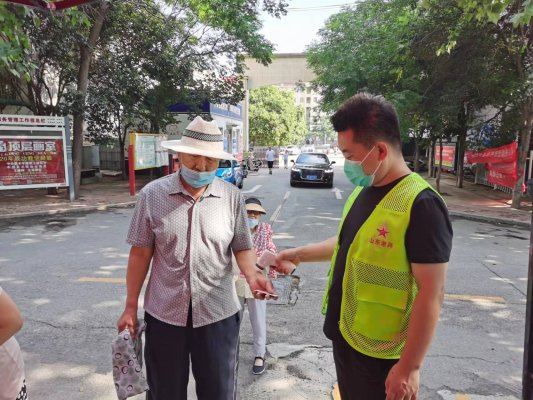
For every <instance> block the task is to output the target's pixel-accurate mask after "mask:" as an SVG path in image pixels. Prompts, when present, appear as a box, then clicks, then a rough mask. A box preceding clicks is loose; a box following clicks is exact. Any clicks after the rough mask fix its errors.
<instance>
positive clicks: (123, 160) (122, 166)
mask: <svg viewBox="0 0 533 400" xmlns="http://www.w3.org/2000/svg"><path fill="white" fill-rule="evenodd" d="M124 145H125V140H123V139H122V138H121V137H120V136H119V138H118V147H119V149H120V170H121V171H122V175H121V176H122V180H123V181H125V180H126V179H127V177H126V165H125V164H126V157H125V156H124ZM130 161H131V160H130Z"/></svg>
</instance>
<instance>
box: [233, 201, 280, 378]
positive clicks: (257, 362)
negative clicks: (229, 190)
mask: <svg viewBox="0 0 533 400" xmlns="http://www.w3.org/2000/svg"><path fill="white" fill-rule="evenodd" d="M245 205H246V212H247V214H248V227H249V228H250V233H251V234H252V243H253V247H254V250H255V252H256V254H257V257H258V258H259V257H260V256H261V254H262V253H263V252H264V251H265V250H269V251H271V252H272V253H276V246H275V245H274V242H273V241H272V234H273V232H272V227H271V226H270V224H267V223H266V222H260V220H261V216H262V215H265V214H266V211H265V209H264V208H263V206H262V205H261V202H260V201H259V199H257V198H255V197H250V198H248V199H246V201H245ZM267 270H268V269H265V272H266V271H267ZM269 274H270V276H271V277H275V274H276V272H275V271H274V270H270V272H269ZM235 288H236V290H237V296H239V300H240V302H241V305H242V307H243V308H242V309H243V310H244V304H247V305H248V313H249V314H250V322H251V324H252V332H253V335H254V353H255V358H254V363H253V366H252V373H253V374H255V375H260V374H262V373H263V372H265V368H266V366H265V352H266V300H261V299H257V298H254V296H253V294H252V292H251V290H250V288H249V286H248V285H247V284H246V279H245V278H244V276H243V275H242V273H241V274H240V275H239V277H238V279H237V281H236V282H235Z"/></svg>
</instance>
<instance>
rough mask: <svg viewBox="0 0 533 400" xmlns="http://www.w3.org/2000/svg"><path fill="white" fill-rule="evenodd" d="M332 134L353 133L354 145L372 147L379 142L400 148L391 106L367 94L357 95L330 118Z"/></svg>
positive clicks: (380, 98) (377, 97) (382, 98)
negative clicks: (359, 144) (350, 131)
mask: <svg viewBox="0 0 533 400" xmlns="http://www.w3.org/2000/svg"><path fill="white" fill-rule="evenodd" d="M331 124H332V125H333V129H335V131H336V132H342V131H346V130H348V129H351V130H353V131H354V132H355V133H356V134H355V135H354V136H353V140H354V142H358V143H361V144H364V145H366V146H367V147H372V146H373V145H374V144H375V143H376V142H377V141H379V140H383V141H385V142H387V143H390V144H392V145H393V146H395V147H396V148H397V149H401V148H402V139H401V136H400V123H399V122H398V115H397V114H396V110H395V109H394V106H393V105H392V104H391V103H390V102H388V101H387V100H385V98H384V97H383V96H380V95H372V94H370V93H365V92H361V93H357V94H356V95H354V96H352V97H350V98H349V99H348V100H346V101H345V102H344V104H343V105H342V106H341V107H340V108H339V109H338V110H337V112H336V113H335V114H333V116H332V117H331Z"/></svg>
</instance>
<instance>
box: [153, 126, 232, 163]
mask: <svg viewBox="0 0 533 400" xmlns="http://www.w3.org/2000/svg"><path fill="white" fill-rule="evenodd" d="M161 146H162V147H164V148H165V149H169V150H173V151H175V152H178V153H187V154H196V155H199V156H205V157H212V158H218V159H221V160H236V158H235V157H233V156H232V155H231V154H230V153H227V152H225V151H224V137H223V135H222V132H220V129H218V126H217V123H216V122H215V121H205V120H204V119H203V118H202V117H200V116H198V117H196V118H195V119H194V120H193V121H192V122H191V123H190V124H189V125H188V126H187V128H185V130H184V131H183V135H182V137H181V140H165V141H163V142H161Z"/></svg>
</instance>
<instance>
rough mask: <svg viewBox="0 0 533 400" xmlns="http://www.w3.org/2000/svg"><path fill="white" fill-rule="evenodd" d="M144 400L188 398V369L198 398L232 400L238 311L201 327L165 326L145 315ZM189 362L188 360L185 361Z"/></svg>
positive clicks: (236, 365) (236, 362) (237, 340)
mask: <svg viewBox="0 0 533 400" xmlns="http://www.w3.org/2000/svg"><path fill="white" fill-rule="evenodd" d="M145 320H146V333H145V335H146V344H145V348H144V357H145V360H146V374H147V380H148V386H149V387H150V389H149V390H148V392H147V393H146V399H147V400H182V399H186V398H187V385H188V383H189V366H190V364H192V373H193V375H194V379H195V381H196V395H197V397H198V400H235V399H236V388H237V367H238V359H239V327H240V317H239V313H236V314H235V315H232V316H231V317H228V318H226V319H224V320H222V321H219V322H215V323H213V324H209V325H206V326H202V327H199V328H193V327H192V316H191V309H189V317H188V320H187V326H186V327H179V326H174V325H169V324H166V323H164V322H162V321H159V320H158V319H156V318H154V317H153V316H151V315H150V314H148V313H145ZM189 360H190V361H189Z"/></svg>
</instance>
